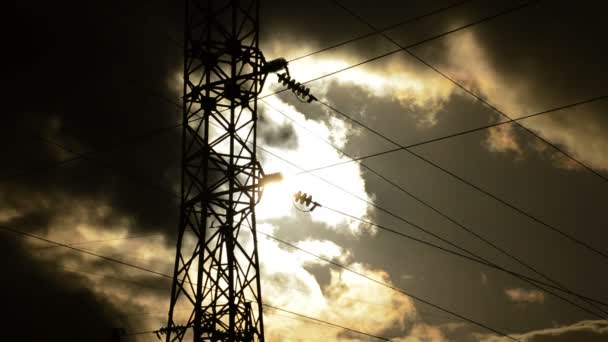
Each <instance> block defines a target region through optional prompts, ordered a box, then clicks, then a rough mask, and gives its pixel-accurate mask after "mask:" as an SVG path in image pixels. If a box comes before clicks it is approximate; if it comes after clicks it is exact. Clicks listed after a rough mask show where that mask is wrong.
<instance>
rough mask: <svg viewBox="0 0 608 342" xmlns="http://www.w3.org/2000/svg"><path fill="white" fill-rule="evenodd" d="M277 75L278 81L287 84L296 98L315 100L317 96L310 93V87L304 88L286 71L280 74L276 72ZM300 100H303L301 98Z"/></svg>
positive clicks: (307, 100)
mask: <svg viewBox="0 0 608 342" xmlns="http://www.w3.org/2000/svg"><path fill="white" fill-rule="evenodd" d="M277 76H278V77H279V82H281V83H283V85H285V86H287V88H288V89H290V90H291V91H292V92H293V93H294V94H296V96H297V97H298V99H300V98H302V99H303V100H305V101H306V102H307V103H311V102H312V101H317V98H316V97H315V96H314V95H312V94H311V93H310V89H309V88H306V87H305V86H304V85H303V84H301V83H300V82H296V80H294V79H293V78H291V76H289V73H287V72H286V73H282V74H277ZM300 101H301V102H305V101H302V100H300Z"/></svg>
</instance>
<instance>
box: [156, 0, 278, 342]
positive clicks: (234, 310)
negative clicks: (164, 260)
mask: <svg viewBox="0 0 608 342" xmlns="http://www.w3.org/2000/svg"><path fill="white" fill-rule="evenodd" d="M185 13H186V17H185V20H186V23H185V46H184V53H185V57H184V89H183V124H184V125H183V141H182V158H183V159H182V192H181V194H182V195H181V201H182V203H181V213H180V222H179V233H178V234H179V235H178V242H177V252H176V259H175V270H174V279H173V285H172V290H171V302H170V308H169V320H168V326H167V327H166V328H163V329H161V332H162V333H165V334H166V341H167V342H170V341H184V340H189V341H263V340H264V329H263V319H262V306H261V304H262V297H261V293H260V277H259V276H260V275H259V261H258V252H257V238H256V228H255V213H254V207H255V204H256V203H257V202H258V200H259V198H260V195H261V184H260V183H261V182H262V178H263V176H264V175H263V171H262V169H261V167H260V165H259V163H258V161H257V157H256V120H257V96H258V93H259V91H260V90H261V88H262V86H263V83H264V80H265V78H266V74H267V71H268V65H269V64H267V63H266V62H265V60H264V57H263V55H262V54H261V52H260V50H259V47H258V32H259V23H258V14H259V1H258V0H240V1H237V0H232V1H230V0H186V12H185ZM270 64H272V63H270Z"/></svg>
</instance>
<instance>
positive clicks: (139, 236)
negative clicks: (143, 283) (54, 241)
mask: <svg viewBox="0 0 608 342" xmlns="http://www.w3.org/2000/svg"><path fill="white" fill-rule="evenodd" d="M150 236H164V234H162V233H153V234H144V235H127V236H121V237H116V238H109V239H99V240H88V241H80V242H72V243H66V245H68V246H77V245H88V244H91V243H99V242H110V241H118V240H131V239H142V238H146V237H150ZM56 247H59V246H57V245H54V246H44V247H38V248H34V250H43V249H50V248H56Z"/></svg>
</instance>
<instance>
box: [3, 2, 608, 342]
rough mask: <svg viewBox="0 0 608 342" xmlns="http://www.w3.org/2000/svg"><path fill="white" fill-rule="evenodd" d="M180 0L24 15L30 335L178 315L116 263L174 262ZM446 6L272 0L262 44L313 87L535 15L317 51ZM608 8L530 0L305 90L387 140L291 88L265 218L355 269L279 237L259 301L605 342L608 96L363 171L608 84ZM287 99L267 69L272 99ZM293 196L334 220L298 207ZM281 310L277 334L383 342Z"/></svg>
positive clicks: (19, 203)
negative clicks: (300, 194) (279, 177)
mask: <svg viewBox="0 0 608 342" xmlns="http://www.w3.org/2000/svg"><path fill="white" fill-rule="evenodd" d="M180 3H181V2H179V1H178V2H175V3H173V2H169V1H165V2H160V1H143V0H133V1H129V2H118V1H112V2H100V1H89V2H82V3H79V4H78V5H77V6H75V5H74V4H73V3H71V2H25V3H21V4H19V5H17V6H16V10H15V11H14V12H13V13H12V16H15V20H14V22H13V23H12V25H11V27H10V30H8V31H7V32H9V33H8V34H7V37H8V48H7V50H6V52H5V56H6V57H8V61H7V64H6V65H7V68H5V69H6V70H5V72H7V73H8V77H6V76H5V83H6V84H7V88H8V89H9V92H8V96H6V99H5V108H6V106H7V105H8V108H7V109H5V112H6V113H7V114H8V115H4V119H5V120H4V121H3V124H2V126H1V131H2V134H1V135H0V137H1V138H0V139H1V141H2V144H1V145H0V146H1V147H0V148H1V149H2V159H3V163H2V168H0V227H2V229H0V245H1V250H2V258H1V260H2V261H0V262H1V264H2V266H3V267H2V269H3V271H4V272H3V273H4V275H3V277H2V280H1V281H0V284H2V285H1V286H2V293H3V295H4V297H3V308H4V309H5V313H6V314H5V315H3V316H4V317H5V324H6V327H7V328H9V329H8V330H9V331H10V333H11V334H12V333H15V334H18V335H17V336H20V337H17V338H15V339H13V340H15V341H31V340H36V339H41V340H59V339H61V340H63V341H83V340H86V341H107V340H108V339H109V336H110V334H111V332H112V329H113V328H124V329H125V330H126V332H127V333H137V332H146V331H151V330H155V329H158V328H160V327H161V326H163V325H165V324H166V319H167V310H168V298H169V294H170V292H169V291H170V279H167V278H165V277H163V276H159V275H158V274H153V273H150V272H146V271H143V270H141V269H136V268H134V267H129V266H126V265H124V264H119V263H116V262H111V261H108V260H107V259H103V258H99V257H98V256H99V255H101V256H105V257H109V258H113V259H115V260H120V261H123V262H124V263H128V264H131V265H135V266H138V267H140V268H145V269H148V270H153V271H155V272H158V273H162V274H167V275H171V272H172V265H173V261H174V256H175V239H176V236H177V222H178V206H179V199H178V198H179V196H178V192H179V184H180V170H179V160H180V149H181V147H180V142H181V134H180V130H179V129H177V128H167V127H170V126H172V125H173V126H176V125H178V124H179V123H180V109H179V108H178V107H176V104H177V105H178V106H179V103H180V92H181V70H182V61H183V55H182V50H181V48H180V45H181V43H182V39H181V37H182V36H183V32H182V31H181V30H182V28H183V20H182V7H181V4H180ZM451 3H453V2H448V1H396V0H378V1H373V2H370V1H363V0H357V1H343V4H344V6H345V7H347V9H349V10H350V11H352V13H349V12H348V11H347V10H345V9H344V8H341V7H340V6H338V5H336V4H335V3H334V2H332V1H320V0H319V1H316V0H315V1H307V2H299V3H296V2H291V1H290V2H287V1H274V0H273V1H270V0H263V1H262V7H261V13H260V23H261V31H260V45H261V49H262V51H263V53H264V54H265V56H266V58H267V59H273V58H278V57H284V58H286V59H287V60H293V61H292V62H290V64H289V67H290V72H291V75H292V76H294V78H295V79H297V80H298V81H307V80H310V79H314V78H317V77H320V76H323V75H325V74H328V73H331V72H334V71H337V70H341V69H343V68H346V67H348V66H350V65H354V64H357V63H359V62H362V61H366V60H369V59H372V58H374V57H376V56H379V55H383V54H386V53H387V52H390V51H393V50H395V49H397V48H398V47H397V45H401V46H407V45H410V44H413V43H416V42H419V41H421V40H424V39H426V38H428V37H432V36H435V35H438V34H441V33H442V32H446V31H450V30H453V29H455V28H458V27H460V26H464V25H467V24H468V23H472V22H475V21H476V20H479V19H481V18H484V17H488V16H492V15H494V14H496V13H499V12H501V11H504V10H506V9H508V8H512V7H517V6H518V5H520V4H522V3H523V2H518V1H506V0H505V1H502V0H497V1H492V2H487V1H479V0H477V1H473V0H471V1H466V2H465V3H463V4H460V5H458V6H455V7H453V8H450V9H448V10H445V11H442V12H440V13H436V14H434V15H430V16H428V17H425V18H424V19H422V20H419V21H415V22H412V23H408V24H405V25H400V26H395V27H393V28H391V29H389V30H387V31H385V35H386V36H383V35H380V34H375V35H368V36H367V37H366V38H363V39H359V40H357V41H354V42H351V43H348V44H344V45H341V46H340V47H336V48H333V49H329V50H327V51H324V52H322V53H317V54H314V55H311V56H308V57H305V58H298V57H301V56H304V55H308V54H310V53H311V52H315V51H318V50H321V49H323V48H326V47H329V46H333V45H336V44H338V43H341V42H344V41H348V40H351V39H353V38H356V37H360V36H363V35H366V34H368V33H370V32H372V31H373V29H372V28H371V27H376V28H383V27H387V26H390V25H393V24H395V23H399V22H402V21H404V20H406V19H408V18H413V17H416V16H420V15H422V14H425V13H429V12H432V11H436V10H437V9H440V8H443V7H446V6H448V5H450V4H451ZM600 7H601V5H599V4H598V3H597V2H593V1H578V2H566V1H540V2H535V3H534V4H531V5H529V6H526V7H524V8H521V9H519V10H517V11H514V12H512V13H509V14H506V15H504V16H500V17H497V18H495V19H492V20H489V21H487V22H484V23H481V24H479V25H475V26H473V27H469V28H466V29H463V30H460V31H458V32H455V33H452V34H449V35H446V36H444V37H442V38H440V39H435V40H432V41H429V42H427V43H424V44H421V45H418V46H416V47H415V48H412V49H411V50H409V52H410V53H406V52H403V51H402V52H398V53H393V54H390V55H388V56H386V57H383V58H379V59H375V60H374V61H372V62H369V63H365V64H362V65H360V66H358V67H356V68H352V69H349V70H346V71H343V72H340V73H337V74H335V75H332V76H330V77H325V78H322V79H320V80H318V81H315V82H311V83H310V84H308V86H309V87H310V89H311V92H312V93H313V94H314V95H315V96H316V97H318V98H319V99H320V100H321V101H322V102H323V103H325V104H328V105H330V106H332V107H334V108H336V109H338V110H339V111H341V112H342V113H343V114H346V115H348V116H350V117H351V118H353V119H355V120H357V121H358V122H360V123H363V124H364V125H366V126H367V127H369V128H371V129H372V130H373V131H375V132H377V133H380V134H381V135H382V136H384V137H386V138H388V139H385V138H383V137H381V136H379V135H378V134H376V133H374V132H372V131H371V130H369V129H366V128H364V127H363V126H361V125H359V124H357V123H355V122H353V121H349V120H348V119H346V118H345V117H344V116H343V115H340V114H338V113H336V112H335V111H332V110H331V109H329V107H327V106H324V105H323V104H321V103H320V102H314V103H312V104H303V103H301V102H299V101H298V99H297V98H295V96H294V95H293V94H292V93H290V92H282V93H280V94H278V95H273V96H268V97H265V98H264V99H263V101H260V103H259V105H260V112H261V113H260V121H259V126H258V127H259V141H258V143H259V145H261V146H262V147H263V148H264V150H265V151H267V152H265V151H262V150H260V151H258V153H259V158H260V159H261V161H262V163H263V166H264V169H265V171H266V172H282V173H283V174H284V175H285V180H284V182H283V183H280V184H275V185H272V186H269V187H268V188H267V189H266V191H265V194H264V198H263V201H262V203H260V204H259V205H258V207H257V218H258V221H257V225H258V229H259V230H260V231H261V232H263V233H265V234H269V235H272V236H274V237H277V238H279V239H281V240H284V241H287V242H289V243H291V244H293V245H294V246H296V247H298V248H300V249H302V250H306V251H309V252H312V253H313V254H316V255H319V256H322V257H323V258H325V259H328V260H331V261H333V262H335V263H339V264H341V265H344V266H346V267H347V268H348V269H350V270H353V271H356V272H357V273H359V275H357V274H355V273H353V272H350V271H347V270H345V269H343V268H339V267H337V266H335V265H330V264H328V263H327V262H325V261H323V260H320V259H318V258H315V257H314V256H312V255H310V254H306V253H304V252H302V250H298V249H294V248H293V247H290V246H287V245H285V244H282V243H280V242H278V241H276V240H273V239H271V238H268V237H266V236H265V235H262V236H260V237H259V253H260V262H261V281H262V295H263V298H264V301H265V302H266V303H268V304H269V305H272V306H275V307H279V308H282V309H285V310H289V311H292V312H296V313H301V314H304V315H307V316H310V317H314V318H318V319H320V320H323V321H328V322H332V323H334V324H337V325H342V326H345V327H349V328H353V329H356V330H359V331H362V332H365V333H368V334H371V335H377V336H382V337H385V338H388V339H392V340H394V341H408V342H414V341H433V342H440V341H506V340H507V339H506V338H505V337H504V336H500V335H499V334H497V333H495V332H492V331H489V330H487V329H484V328H483V327H481V326H478V325H475V324H473V323H471V322H470V321H466V320H465V319H463V318H462V317H466V318H468V319H470V320H472V321H476V322H479V323H482V324H483V325H487V326H489V327H491V328H493V329H495V330H497V331H500V332H502V333H505V334H508V335H510V336H511V337H512V338H514V339H517V340H521V341H603V340H606V339H608V322H607V321H606V320H603V318H606V317H608V306H607V305H605V304H598V302H603V303H608V294H607V293H606V288H608V275H607V274H608V272H607V270H608V258H607V257H606V254H608V229H607V228H608V226H607V224H606V207H607V206H606V204H607V203H608V180H607V178H608V100H607V99H601V100H597V101H593V102H589V103H585V104H581V105H578V106H573V107H568V108H566V109H563V110H558V111H554V112H551V113H547V114H544V115H539V116H535V117H532V118H529V119H524V120H521V121H519V123H520V124H521V125H522V126H523V127H525V129H524V128H522V126H518V125H515V124H512V123H507V124H504V125H500V126H496V127H494V128H491V129H485V130H478V131H475V132H472V133H470V134H464V135H460V136H457V137H454V138H450V139H444V140H440V141H437V142H432V143H428V144H423V145H419V146H417V147H414V148H412V149H410V151H409V152H408V151H404V150H401V151H398V152H393V153H387V154H383V155H380V156H376V157H370V158H366V159H364V160H362V161H361V163H356V162H350V163H347V161H349V160H351V157H359V156H365V155H369V154H374V153H377V152H382V151H386V150H391V149H395V148H396V147H398V145H401V146H407V145H411V144H416V143H419V142H423V141H426V140H430V139H434V138H439V137H443V136H446V135H450V134H454V133H458V132H462V131H467V130H470V129H474V128H478V127H482V126H487V125H492V124H495V123H499V122H502V121H506V120H509V119H508V118H507V117H505V116H504V115H501V114H499V112H502V113H504V114H506V115H507V116H508V117H509V118H513V119H516V118H519V117H522V116H525V115H530V114H534V113H537V112H541V111H545V110H549V109H553V108H558V107H562V106H567V105H570V104H574V103H578V102H581V101H586V100H589V99H594V98H598V97H601V96H606V95H608V71H607V70H606V68H605V61H606V60H608V50H607V49H606V46H605V43H602V41H604V39H605V37H606V35H607V34H608V29H607V28H606V25H605V18H604V13H603V11H602V10H601V8H600ZM353 13H354V14H355V15H356V16H359V18H357V17H356V16H354V15H353ZM361 19H363V20H361ZM364 21H365V22H364ZM366 22H367V23H366ZM387 37H388V38H387ZM389 38H390V40H389ZM391 40H392V41H391ZM414 56H416V57H417V58H418V59H416V57H414ZM420 60H422V61H424V62H425V63H426V64H428V65H425V64H424V63H422V62H421V61H420ZM429 65H430V66H432V67H433V68H435V69H437V70H438V71H440V72H441V73H443V74H444V75H445V76H447V77H449V78H451V79H452V80H454V81H456V82H457V83H459V84H460V85H461V86H463V87H464V88H466V89H467V90H468V91H471V92H473V93H474V94H476V96H477V97H478V98H475V97H473V96H472V95H471V94H469V93H467V92H466V91H464V90H463V89H460V88H459V87H458V86H456V85H455V84H454V83H452V82H451V81H449V80H448V79H446V77H444V76H442V75H440V74H439V73H438V72H437V71H435V70H433V69H432V68H431V67H429ZM281 89H282V86H281V85H280V84H279V83H278V82H277V80H276V77H274V76H270V77H269V79H268V82H267V84H266V86H265V89H264V91H263V94H262V95H264V94H272V93H274V92H275V91H278V90H281ZM6 100H8V101H6ZM482 101H483V102H486V103H488V104H490V105H491V106H492V107H494V109H493V108H490V107H489V106H488V105H486V104H484V103H482ZM526 129H528V130H530V131H532V132H534V134H536V135H537V136H535V135H534V134H532V133H531V132H530V131H528V130H526ZM538 136H540V137H542V139H541V138H539V137H538ZM547 142H550V143H551V144H552V145H553V146H551V145H550V144H548V143H547ZM555 147H557V148H558V149H559V150H558V149H556V148H555ZM560 150H561V151H564V152H566V153H567V154H568V155H569V156H570V157H573V158H574V159H576V160H577V161H578V162H580V164H579V163H577V162H576V161H574V160H573V159H572V158H570V157H568V156H566V155H564V154H563V153H562V152H560ZM342 162H343V163H342ZM336 163H341V164H339V165H337V166H333V167H329V168H323V169H322V170H319V171H315V172H311V173H304V174H302V173H301V171H302V170H303V169H304V170H310V169H316V168H319V167H324V166H327V165H332V164H336ZM589 169H590V170H592V171H593V172H591V171H590V170H589ZM297 190H302V191H305V192H308V193H310V194H312V195H313V198H314V199H315V200H316V201H318V202H320V203H321V204H322V205H324V206H326V207H327V208H319V209H316V210H315V211H314V212H312V213H303V212H300V211H298V210H296V209H295V208H294V206H293V203H292V201H291V197H290V195H291V194H292V193H293V192H295V191H297ZM328 208H332V209H336V210H339V211H341V212H344V213H346V214H348V215H350V216H345V215H341V214H338V213H336V212H333V211H331V210H329V209H328ZM359 219H363V220H366V221H369V222H374V223H377V224H378V225H380V226H382V227H385V228H390V229H392V230H394V231H397V232H399V233H402V234H406V235H409V236H411V237H415V238H418V239H421V240H424V241H428V242H431V243H433V244H435V245H437V246H440V247H444V248H446V249H449V250H454V251H458V249H457V247H459V248H462V249H464V250H467V251H469V252H471V253H473V254H475V255H477V256H479V257H481V258H484V259H485V260H488V261H489V263H492V264H496V265H500V267H503V268H506V269H508V270H511V271H513V272H515V273H519V274H522V275H525V276H527V277H530V278H534V279H538V280H542V281H543V282H545V283H549V284H552V285H554V286H557V287H561V288H564V289H567V290H569V291H571V292H574V293H576V294H580V295H583V296H586V297H588V298H591V299H594V300H596V302H591V304H590V301H589V300H587V301H583V300H581V299H580V298H577V297H575V296H572V295H568V294H565V293H564V292H563V291H555V290H551V289H550V288H549V289H547V288H545V289H543V288H542V287H541V288H539V287H537V286H534V285H532V284H530V283H529V282H526V281H523V280H521V279H518V278H517V277H514V276H513V275H509V274H506V273H505V272H501V271H499V270H496V269H493V268H491V267H488V266H484V265H481V264H479V263H474V262H471V261H470V260H466V259H464V258H462V257H458V256H456V255H454V254H450V253H446V252H444V251H441V250H438V249H437V248H432V247H429V246H426V245H424V244H422V243H419V242H416V241H413V240H412V239H408V238H405V237H403V236H399V235H396V234H393V233H390V232H388V231H386V230H383V229H381V228H378V227H374V226H373V225H370V224H368V223H361V221H359ZM407 222H409V223H407ZM7 229H10V230H13V232H10V231H9V230H7ZM467 230H468V231H467ZM15 231H19V232H24V233H27V234H31V235H34V236H36V237H40V238H43V239H47V240H52V241H56V242H60V243H63V244H68V245H71V246H72V247H74V248H77V249H78V250H79V251H76V250H74V249H69V248H65V247H59V246H57V245H53V244H52V243H49V242H48V241H46V242H45V241H43V240H41V239H36V238H32V237H25V236H23V235H19V234H15ZM425 231H426V232H425ZM560 232H561V233H560ZM429 233H430V234H429ZM431 234H432V235H431ZM480 238H481V239H483V240H485V241H486V242H483V241H481V239H480ZM573 240H577V241H579V242H580V243H576V242H573ZM491 245H493V246H495V247H498V249H496V248H494V247H492V246H491ZM86 252H89V254H87V253H86ZM460 253H464V252H462V251H460ZM92 254H95V255H98V256H94V255H92ZM602 254H604V255H602ZM509 255H511V256H513V257H515V258H516V259H517V260H519V261H517V260H515V258H512V257H510V256H509ZM524 265H527V266H524ZM361 275H364V276H366V277H368V278H371V279H374V280H377V281H378V282H382V283H385V284H387V285H390V286H391V287H393V288H397V289H400V290H401V291H395V290H394V289H390V288H389V287H387V286H383V285H380V284H378V283H374V282H372V281H370V280H369V279H366V278H364V277H362V276H361ZM555 284H559V285H555ZM404 293H408V294H411V295H413V296H414V297H415V298H419V299H422V300H423V301H420V300H418V299H415V298H414V297H410V296H407V295H405V294H404ZM554 293H557V294H559V295H560V296H561V298H559V297H557V296H555V295H554ZM425 302H426V303H425ZM428 303H432V304H433V305H434V306H433V305H428ZM438 307H441V308H444V309H445V310H446V311H442V310H440V309H438ZM264 310H265V332H266V337H267V340H268V341H368V340H374V338H372V337H369V336H365V335H361V334H356V333H354V332H349V331H347V330H344V329H341V328H336V327H332V326H328V325H326V324H323V323H320V322H314V321H311V320H307V319H305V318H303V317H298V316H295V315H293V314H290V313H287V312H285V311H278V310H273V309H270V308H265V309H264ZM449 312H451V313H456V314H457V315H459V316H460V317H458V316H457V315H454V314H451V313H449ZM6 319H8V321H7V320H6ZM127 340H129V341H154V340H156V337H154V335H153V334H149V333H148V334H146V333H144V334H140V335H133V336H130V337H128V339H127Z"/></svg>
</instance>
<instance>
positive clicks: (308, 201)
mask: <svg viewBox="0 0 608 342" xmlns="http://www.w3.org/2000/svg"><path fill="white" fill-rule="evenodd" d="M293 199H294V203H293V204H294V206H295V207H296V209H298V210H300V211H304V212H311V211H313V210H315V208H316V207H322V205H321V204H319V203H318V202H314V201H313V200H312V195H308V194H307V193H302V191H298V192H296V193H295V194H294V195H293ZM297 203H300V205H303V206H305V207H306V210H302V209H300V208H298V206H297V205H296V204H297Z"/></svg>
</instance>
